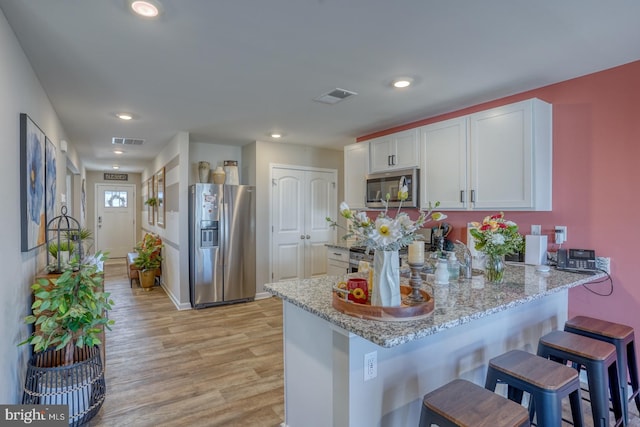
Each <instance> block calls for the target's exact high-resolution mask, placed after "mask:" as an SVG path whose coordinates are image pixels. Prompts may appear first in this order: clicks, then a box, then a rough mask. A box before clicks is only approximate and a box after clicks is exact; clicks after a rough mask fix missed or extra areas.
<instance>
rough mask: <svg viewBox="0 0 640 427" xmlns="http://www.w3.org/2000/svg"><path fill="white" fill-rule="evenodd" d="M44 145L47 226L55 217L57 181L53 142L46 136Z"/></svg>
mask: <svg viewBox="0 0 640 427" xmlns="http://www.w3.org/2000/svg"><path fill="white" fill-rule="evenodd" d="M44 139H45V141H46V144H45V156H44V159H45V166H44V175H45V178H44V182H45V192H44V203H45V206H46V208H45V211H46V212H45V217H46V224H49V221H51V220H52V219H53V217H55V216H56V185H57V184H56V179H57V171H56V168H57V166H56V146H55V145H53V142H51V140H50V139H49V138H47V137H46V136H45V137H44Z"/></svg>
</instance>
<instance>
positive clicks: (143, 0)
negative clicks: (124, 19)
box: [130, 0, 162, 18]
mask: <svg viewBox="0 0 640 427" xmlns="http://www.w3.org/2000/svg"><path fill="white" fill-rule="evenodd" d="M130 6H131V10H132V11H133V12H134V13H135V14H136V15H138V16H141V17H143V18H156V17H157V16H158V15H160V12H161V11H162V6H161V5H160V3H159V2H157V1H155V0H133V1H131V0H130Z"/></svg>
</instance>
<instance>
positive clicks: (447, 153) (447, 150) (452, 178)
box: [420, 117, 469, 209]
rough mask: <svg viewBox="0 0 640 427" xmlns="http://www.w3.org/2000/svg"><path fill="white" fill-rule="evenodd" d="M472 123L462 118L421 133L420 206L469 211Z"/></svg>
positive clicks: (438, 124) (432, 125) (440, 123)
mask: <svg viewBox="0 0 640 427" xmlns="http://www.w3.org/2000/svg"><path fill="white" fill-rule="evenodd" d="M468 129H469V119H468V118H467V117H460V118H455V119H451V120H446V121H444V122H438V123H434V124H431V125H427V126H424V127H422V128H421V129H420V136H421V139H422V153H423V155H422V159H423V162H422V163H423V164H422V167H421V170H420V204H421V207H422V208H424V209H426V208H428V206H429V202H431V203H432V204H435V203H436V202H440V207H439V209H466V207H467V206H468V203H467V201H466V197H465V192H466V190H467V181H468V178H467V176H468V172H467V171H468V167H467V163H468V162H467V136H468V133H469V132H468Z"/></svg>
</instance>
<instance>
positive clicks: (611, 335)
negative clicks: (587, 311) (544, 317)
mask: <svg viewBox="0 0 640 427" xmlns="http://www.w3.org/2000/svg"><path fill="white" fill-rule="evenodd" d="M564 330H565V331H567V332H571V333H574V334H579V335H583V336H586V337H590V338H594V339H598V340H601V341H605V342H608V343H611V344H613V345H614V346H615V347H616V354H617V364H618V380H619V383H620V392H621V393H622V414H623V416H624V424H625V425H627V424H629V401H630V400H632V399H635V402H636V407H637V408H638V411H640V396H639V395H638V394H639V393H638V391H639V387H638V366H637V362H636V350H635V337H634V330H633V328H632V327H630V326H627V325H623V324H620V323H614V322H609V321H607V320H602V319H596V318H593V317H587V316H576V317H573V318H571V319H569V320H568V321H567V322H566V323H565V326H564ZM627 371H628V373H629V382H630V383H631V389H632V394H631V395H630V396H629V395H628V393H627Z"/></svg>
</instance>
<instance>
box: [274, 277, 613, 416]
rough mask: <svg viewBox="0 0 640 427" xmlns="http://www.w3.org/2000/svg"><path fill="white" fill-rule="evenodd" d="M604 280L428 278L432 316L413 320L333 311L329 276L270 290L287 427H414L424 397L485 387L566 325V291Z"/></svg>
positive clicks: (281, 284)
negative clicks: (462, 384) (279, 309)
mask: <svg viewBox="0 0 640 427" xmlns="http://www.w3.org/2000/svg"><path fill="white" fill-rule="evenodd" d="M604 277H606V275H605V274H604V273H598V274H596V275H593V276H586V275H581V274H576V273H569V272H562V271H556V270H553V269H552V270H551V271H550V272H538V271H536V269H535V268H534V267H533V266H525V265H522V264H514V265H508V266H507V270H506V273H505V280H504V283H502V284H494V283H488V282H485V280H484V277H483V276H482V275H477V276H474V277H473V278H472V279H463V280H460V281H455V282H452V283H450V284H448V285H435V284H433V280H428V282H427V283H425V284H424V285H423V290H424V291H426V292H428V293H429V294H430V295H432V296H433V299H434V309H433V311H432V312H431V313H430V314H427V315H425V316H424V317H421V318H419V319H416V320H410V321H379V320H365V319H360V318H357V317H354V316H350V315H347V314H343V313H341V312H339V311H337V310H336V309H334V308H333V306H332V298H333V295H332V288H333V286H334V285H335V284H336V282H337V281H338V280H339V278H338V277H335V276H325V277H319V278H314V279H305V280H293V281H287V282H278V283H271V284H267V285H265V286H264V288H265V290H267V291H268V292H270V293H272V294H273V295H276V296H278V297H280V298H282V300H283V311H284V313H283V319H284V362H285V423H286V426H287V427H303V426H304V427H314V426H318V427H325V426H329V425H330V426H334V427H342V426H344V427H371V426H381V427H387V426H388V427H395V426H417V425H418V419H419V416H420V405H421V401H422V397H423V396H424V394H426V393H427V392H429V391H431V390H434V389H435V388H437V387H439V386H441V385H443V384H445V383H447V382H449V381H451V380H453V379H454V378H463V379H466V380H469V381H472V382H474V383H476V384H480V385H484V378H485V374H486V369H487V363H488V361H489V359H491V358H492V357H495V356H498V355H500V354H502V353H504V352H506V351H508V350H512V349H521V350H525V351H528V352H532V353H535V352H536V348H537V342H538V339H539V338H540V337H541V336H542V335H544V334H546V333H548V332H550V331H552V330H554V329H559V328H561V327H562V325H563V324H564V322H565V321H566V320H567V306H568V290H569V288H571V287H574V286H579V285H582V284H585V283H588V282H593V281H598V280H600V279H602V278H604ZM405 280H407V281H408V279H404V278H403V279H402V281H405ZM365 360H366V361H367V363H368V364H369V367H368V369H366V370H365ZM365 377H367V378H365Z"/></svg>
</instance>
